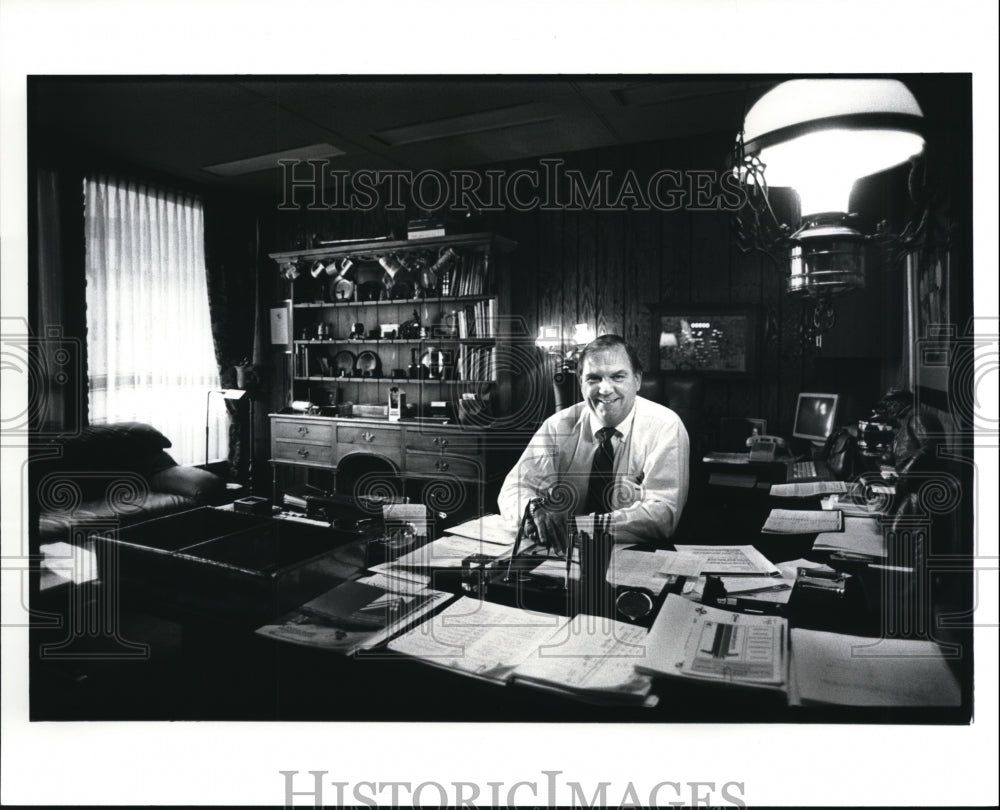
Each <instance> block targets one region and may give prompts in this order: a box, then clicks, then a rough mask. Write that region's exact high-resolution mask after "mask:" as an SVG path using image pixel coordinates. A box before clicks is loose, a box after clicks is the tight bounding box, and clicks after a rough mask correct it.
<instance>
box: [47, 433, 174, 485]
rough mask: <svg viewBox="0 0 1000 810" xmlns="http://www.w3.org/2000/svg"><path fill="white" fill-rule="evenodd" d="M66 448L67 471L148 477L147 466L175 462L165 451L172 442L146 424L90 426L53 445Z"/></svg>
mask: <svg viewBox="0 0 1000 810" xmlns="http://www.w3.org/2000/svg"><path fill="white" fill-rule="evenodd" d="M54 443H55V444H59V445H61V446H62V448H63V455H62V459H61V463H60V466H62V467H63V468H64V469H87V470H115V469H120V470H135V471H136V472H142V473H144V474H146V471H145V469H143V466H145V463H147V462H152V463H153V466H156V465H157V464H159V465H161V466H159V468H158V469H163V468H164V467H163V466H162V465H163V464H164V460H168V462H169V463H168V464H167V466H172V465H173V464H175V463H176V462H174V460H173V459H172V458H170V456H168V455H167V454H166V453H164V452H163V450H164V449H165V448H167V447H170V439H168V438H167V437H166V436H164V435H163V434H162V433H160V431H158V430H157V429H156V428H154V427H153V426H152V425H147V424H145V423H143V422H115V423H113V424H109V425H91V426H90V427H86V428H83V430H81V431H80V433H79V435H75V436H61V437H59V438H57V439H56V440H55V442H54Z"/></svg>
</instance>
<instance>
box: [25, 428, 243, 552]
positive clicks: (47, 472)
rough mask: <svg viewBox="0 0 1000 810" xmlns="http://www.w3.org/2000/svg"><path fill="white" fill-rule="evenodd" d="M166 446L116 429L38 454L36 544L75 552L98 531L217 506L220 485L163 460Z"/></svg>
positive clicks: (147, 435) (89, 432)
mask: <svg viewBox="0 0 1000 810" xmlns="http://www.w3.org/2000/svg"><path fill="white" fill-rule="evenodd" d="M170 446H171V443H170V440H169V439H168V438H167V437H166V436H164V435H163V434H162V433H160V432H159V431H158V430H156V428H154V427H152V426H150V425H147V424H143V423H141V422H118V423H114V424H109V425H94V426H91V427H87V428H84V429H83V430H82V431H81V432H80V433H79V434H78V435H74V436H67V437H60V438H58V439H55V440H53V441H52V442H50V443H47V444H43V445H40V446H38V447H36V450H35V454H34V457H35V460H34V461H33V463H32V467H33V472H34V476H33V479H34V487H33V489H34V494H35V498H36V503H37V508H38V524H37V525H38V542H39V543H40V544H45V543H53V542H58V541H62V542H67V543H71V544H80V542H81V541H84V540H85V539H86V537H87V535H88V534H89V533H90V531H92V530H95V529H96V530H107V529H110V528H115V527H122V526H127V525H131V524H134V523H140V522H142V521H146V520H151V519H153V518H158V517H163V516H164V515H170V514H173V513H175V512H181V511H185V510H188V509H194V508H196V507H198V506H205V505H211V504H215V503H220V502H222V501H223V500H224V497H225V492H226V487H225V482H224V481H223V480H222V479H221V478H219V477H218V476H216V475H213V474H212V473H210V472H207V471H205V470H202V469H199V468H197V467H185V466H181V465H179V464H177V462H176V461H174V459H173V458H171V456H170V455H169V454H168V453H166V452H165V450H166V449H167V448H169V447H170Z"/></svg>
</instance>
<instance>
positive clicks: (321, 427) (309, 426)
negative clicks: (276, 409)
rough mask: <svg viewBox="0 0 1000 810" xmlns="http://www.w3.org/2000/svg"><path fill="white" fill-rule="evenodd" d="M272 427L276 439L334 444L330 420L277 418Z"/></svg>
mask: <svg viewBox="0 0 1000 810" xmlns="http://www.w3.org/2000/svg"><path fill="white" fill-rule="evenodd" d="M272 429H273V431H274V434H273V435H274V437H275V438H276V439H294V440H295V441H298V442H317V443H320V444H330V445H332V444H333V425H332V424H330V423H329V422H306V421H303V420H300V419H295V420H291V419H289V420H286V419H275V420H274V424H273V425H272Z"/></svg>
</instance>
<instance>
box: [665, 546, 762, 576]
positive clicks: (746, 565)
mask: <svg viewBox="0 0 1000 810" xmlns="http://www.w3.org/2000/svg"><path fill="white" fill-rule="evenodd" d="M674 548H676V549H677V550H678V551H680V552H681V553H683V554H696V555H698V556H699V557H701V558H702V559H703V560H704V564H703V565H702V570H701V573H703V574H765V575H770V574H777V573H778V569H777V568H775V567H774V566H773V565H772V564H771V562H770V561H769V560H768V559H767V557H765V556H764V555H763V554H761V553H760V552H759V551H757V549H755V548H754V547H753V546H687V545H680V544H678V545H675V546H674Z"/></svg>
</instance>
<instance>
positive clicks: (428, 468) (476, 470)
mask: <svg viewBox="0 0 1000 810" xmlns="http://www.w3.org/2000/svg"><path fill="white" fill-rule="evenodd" d="M406 472H407V473H410V474H414V473H415V474H419V475H451V476H457V477H458V478H462V479H464V480H467V481H469V482H470V483H473V482H476V481H479V480H480V479H482V478H483V476H484V472H483V467H482V465H481V464H477V463H476V462H475V461H474V460H473V459H469V458H455V457H454V456H450V455H445V456H441V455H436V456H435V455H432V454H429V453H428V454H423V453H407V454H406Z"/></svg>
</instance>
